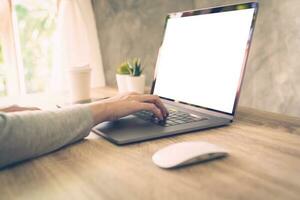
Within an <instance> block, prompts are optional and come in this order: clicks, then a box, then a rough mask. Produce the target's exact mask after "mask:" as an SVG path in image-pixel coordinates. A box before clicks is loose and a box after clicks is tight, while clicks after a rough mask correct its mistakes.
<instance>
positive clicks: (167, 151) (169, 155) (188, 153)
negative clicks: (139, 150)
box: [152, 142, 228, 168]
mask: <svg viewBox="0 0 300 200" xmlns="http://www.w3.org/2000/svg"><path fill="white" fill-rule="evenodd" d="M227 155H228V153H227V151H226V150H225V149H223V148H220V147H218V146H216V145H214V144H210V143H207V142H181V143H176V144H171V145H169V146H167V147H165V148H163V149H161V150H159V151H157V152H156V153H155V154H154V155H153V156H152V161H153V162H154V163H155V164H156V165H157V166H159V167H161V168H174V167H180V166H184V165H188V164H192V163H196V162H200V161H205V160H211V159H214V158H219V157H223V156H227Z"/></svg>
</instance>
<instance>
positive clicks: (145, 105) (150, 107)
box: [139, 103, 164, 120]
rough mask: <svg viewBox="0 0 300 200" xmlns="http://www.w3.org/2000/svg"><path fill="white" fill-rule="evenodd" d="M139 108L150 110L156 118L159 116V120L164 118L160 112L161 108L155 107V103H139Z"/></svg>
mask: <svg viewBox="0 0 300 200" xmlns="http://www.w3.org/2000/svg"><path fill="white" fill-rule="evenodd" d="M139 105H140V109H141V110H147V111H150V112H152V113H153V114H154V115H155V116H156V117H157V118H159V119H160V120H164V116H163V114H162V112H161V110H160V109H159V108H158V107H156V105H155V104H152V103H140V104H139Z"/></svg>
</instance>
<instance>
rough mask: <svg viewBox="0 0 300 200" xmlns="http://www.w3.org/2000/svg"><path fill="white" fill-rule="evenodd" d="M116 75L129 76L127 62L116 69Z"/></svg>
mask: <svg viewBox="0 0 300 200" xmlns="http://www.w3.org/2000/svg"><path fill="white" fill-rule="evenodd" d="M117 74H124V75H128V74H130V72H129V70H128V64H127V62H124V63H122V64H121V65H120V66H119V67H118V68H117Z"/></svg>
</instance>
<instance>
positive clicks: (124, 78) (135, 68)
mask: <svg viewBox="0 0 300 200" xmlns="http://www.w3.org/2000/svg"><path fill="white" fill-rule="evenodd" d="M142 72H143V69H142V66H141V59H139V58H134V59H132V60H127V61H126V62H124V63H122V64H121V65H120V66H119V67H118V68H117V74H116V78H117V84H118V89H119V92H120V93H121V92H137V93H141V94H143V93H144V88H145V81H146V77H145V75H144V74H142Z"/></svg>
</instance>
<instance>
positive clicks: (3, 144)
mask: <svg viewBox="0 0 300 200" xmlns="http://www.w3.org/2000/svg"><path fill="white" fill-rule="evenodd" d="M92 125H93V119H92V114H91V111H90V110H89V108H87V107H85V106H82V105H78V106H73V107H70V108H64V109H60V110H56V111H35V112H18V113H8V114H5V113H0V168H2V167H4V166H6V165H9V164H12V163H15V162H18V161H22V160H25V159H29V158H33V157H37V156H40V155H42V154H45V153H49V152H51V151H54V150H56V149H59V148H61V147H63V146H64V145H67V144H70V143H73V142H75V141H78V140H80V139H82V138H84V137H86V136H87V135H88V134H89V132H90V129H91V128H92Z"/></svg>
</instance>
